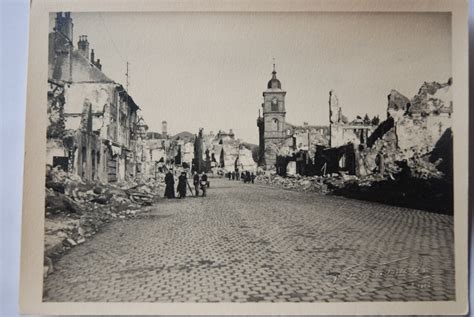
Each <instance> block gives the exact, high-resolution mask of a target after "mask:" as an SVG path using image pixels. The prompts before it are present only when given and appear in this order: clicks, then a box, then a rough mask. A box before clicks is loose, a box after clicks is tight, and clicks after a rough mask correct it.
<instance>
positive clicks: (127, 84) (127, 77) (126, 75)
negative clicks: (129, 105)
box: [125, 61, 130, 93]
mask: <svg viewBox="0 0 474 317" xmlns="http://www.w3.org/2000/svg"><path fill="white" fill-rule="evenodd" d="M129 64H130V63H129V62H128V61H127V72H126V73H125V78H126V80H125V87H126V88H125V89H126V90H127V93H128V87H129V85H130V82H129V78H130V75H129V73H128V65H129Z"/></svg>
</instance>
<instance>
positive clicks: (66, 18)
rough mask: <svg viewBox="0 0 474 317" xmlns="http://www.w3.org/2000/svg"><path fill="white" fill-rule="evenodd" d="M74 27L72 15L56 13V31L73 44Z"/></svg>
mask: <svg viewBox="0 0 474 317" xmlns="http://www.w3.org/2000/svg"><path fill="white" fill-rule="evenodd" d="M73 26H74V24H73V23H72V18H71V13H70V12H66V13H65V14H64V15H63V12H58V13H56V23H55V27H54V29H55V30H56V31H57V32H59V33H61V34H62V35H64V36H65V37H67V38H68V40H69V41H70V42H71V43H72V36H73V32H72V30H73Z"/></svg>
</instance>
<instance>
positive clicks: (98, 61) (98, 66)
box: [94, 58, 102, 70]
mask: <svg viewBox="0 0 474 317" xmlns="http://www.w3.org/2000/svg"><path fill="white" fill-rule="evenodd" d="M94 65H95V66H97V68H98V69H100V70H102V64H101V63H100V58H98V59H97V60H96V61H95V63H94Z"/></svg>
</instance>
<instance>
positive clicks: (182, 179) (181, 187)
mask: <svg viewBox="0 0 474 317" xmlns="http://www.w3.org/2000/svg"><path fill="white" fill-rule="evenodd" d="M187 181H188V179H187V177H186V172H182V173H181V175H180V176H179V177H178V188H177V189H178V194H179V198H185V197H186V186H187Z"/></svg>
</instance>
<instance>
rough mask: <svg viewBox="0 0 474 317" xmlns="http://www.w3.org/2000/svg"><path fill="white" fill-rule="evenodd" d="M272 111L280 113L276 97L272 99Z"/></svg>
mask: <svg viewBox="0 0 474 317" xmlns="http://www.w3.org/2000/svg"><path fill="white" fill-rule="evenodd" d="M272 111H278V99H277V98H276V97H275V98H273V99H272Z"/></svg>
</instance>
